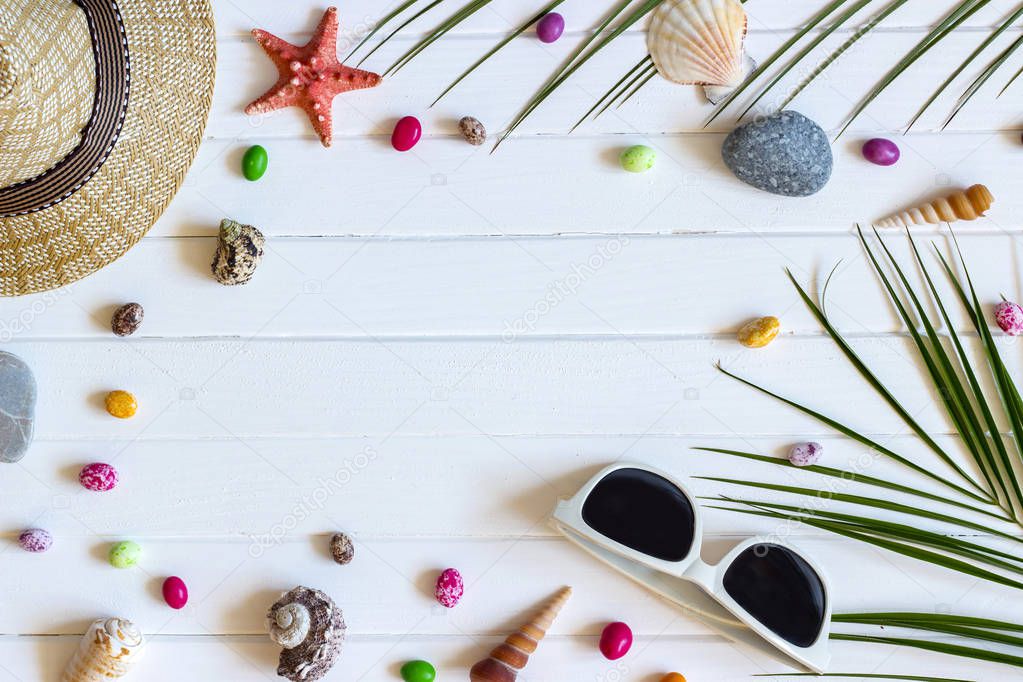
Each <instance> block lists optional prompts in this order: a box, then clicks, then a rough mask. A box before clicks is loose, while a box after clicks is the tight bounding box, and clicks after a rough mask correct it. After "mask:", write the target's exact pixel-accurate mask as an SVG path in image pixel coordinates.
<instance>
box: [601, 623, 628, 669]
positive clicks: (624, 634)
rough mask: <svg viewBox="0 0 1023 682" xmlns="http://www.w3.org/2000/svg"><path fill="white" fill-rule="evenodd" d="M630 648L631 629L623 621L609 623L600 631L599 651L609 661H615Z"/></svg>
mask: <svg viewBox="0 0 1023 682" xmlns="http://www.w3.org/2000/svg"><path fill="white" fill-rule="evenodd" d="M631 648H632V630H631V629H630V628H629V626H628V625H626V624H625V623H610V624H608V626H607V627H605V628H604V631H603V632H601V633H600V653H602V654H604V658H606V659H608V660H609V661H617V660H618V659H619V658H621V657H622V656H624V655H625V654H627V653H629V649H631Z"/></svg>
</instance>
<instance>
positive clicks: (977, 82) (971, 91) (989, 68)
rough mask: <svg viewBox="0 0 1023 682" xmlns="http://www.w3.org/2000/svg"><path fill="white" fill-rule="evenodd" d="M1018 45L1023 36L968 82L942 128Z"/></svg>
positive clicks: (1022, 42)
mask: <svg viewBox="0 0 1023 682" xmlns="http://www.w3.org/2000/svg"><path fill="white" fill-rule="evenodd" d="M1020 46H1023V36H1021V37H1019V38H1017V39H1016V40H1014V41H1013V42H1012V44H1011V45H1009V47H1007V48H1005V49H1004V50H1003V51H1002V53H1001V54H999V55H998V56H997V57H995V59H994V61H992V62H991V63H990V64H988V65H987V68H986V69H984V71H982V72H981V74H980V75H979V76H977V79H976V80H974V81H973V83H971V84H970V87H969V88H967V89H966V92H965V93H963V96H962V97H960V98H959V102H958V103H957V104H956V107H955V109H953V110H952V113H951V114H949V117H948V118H947V119H946V120H945V124H944V125H943V126H941V129H942V130H944V129H945V128H947V127H948V124H949V123H951V122H952V119H954V118H955V117H956V116H957V115H958V114H959V112H960V111H962V110H963V107H965V106H966V103H967V102H969V101H970V100H971V99H973V96H974V95H975V94H977V91H978V90H980V89H981V88H982V87H984V84H985V83H987V82H988V80H989V79H990V78H991V76H993V75H995V72H996V71H998V69H1000V68H1001V67H1002V65H1003V64H1005V62H1006V61H1008V59H1009V57H1011V56H1012V55H1013V53H1015V52H1016V50H1018V49H1019V48H1020Z"/></svg>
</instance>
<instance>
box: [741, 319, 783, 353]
mask: <svg viewBox="0 0 1023 682" xmlns="http://www.w3.org/2000/svg"><path fill="white" fill-rule="evenodd" d="M779 331H781V322H780V321H779V320H778V318H777V317H761V318H758V319H756V320H753V321H752V322H747V323H746V324H744V325H742V328H741V329H739V334H738V337H739V343H741V344H742V345H744V346H746V347H747V348H763V347H764V346H766V345H767V344H769V343H771V342H772V341H774V337H776V336H778V332H779Z"/></svg>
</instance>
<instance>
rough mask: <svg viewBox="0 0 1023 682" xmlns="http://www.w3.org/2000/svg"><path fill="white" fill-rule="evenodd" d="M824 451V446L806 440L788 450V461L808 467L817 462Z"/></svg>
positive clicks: (798, 465)
mask: <svg viewBox="0 0 1023 682" xmlns="http://www.w3.org/2000/svg"><path fill="white" fill-rule="evenodd" d="M823 452H824V446H823V445H821V444H820V443H814V442H813V441H808V442H806V443H797V444H796V445H793V446H792V449H791V450H789V461H790V462H792V464H794V465H795V466H797V467H808V466H812V465H814V464H816V463H817V460H819V459H820V458H821V454H823Z"/></svg>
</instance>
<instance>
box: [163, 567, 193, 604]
mask: <svg viewBox="0 0 1023 682" xmlns="http://www.w3.org/2000/svg"><path fill="white" fill-rule="evenodd" d="M163 600H164V601H165V602H167V606H169V607H171V608H172V609H181V608H184V606H185V604H187V603H188V587H187V586H186V585H185V581H184V580H182V579H181V578H179V577H178V576H176V575H172V576H171V577H169V578H167V579H166V580H164V581H163Z"/></svg>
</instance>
